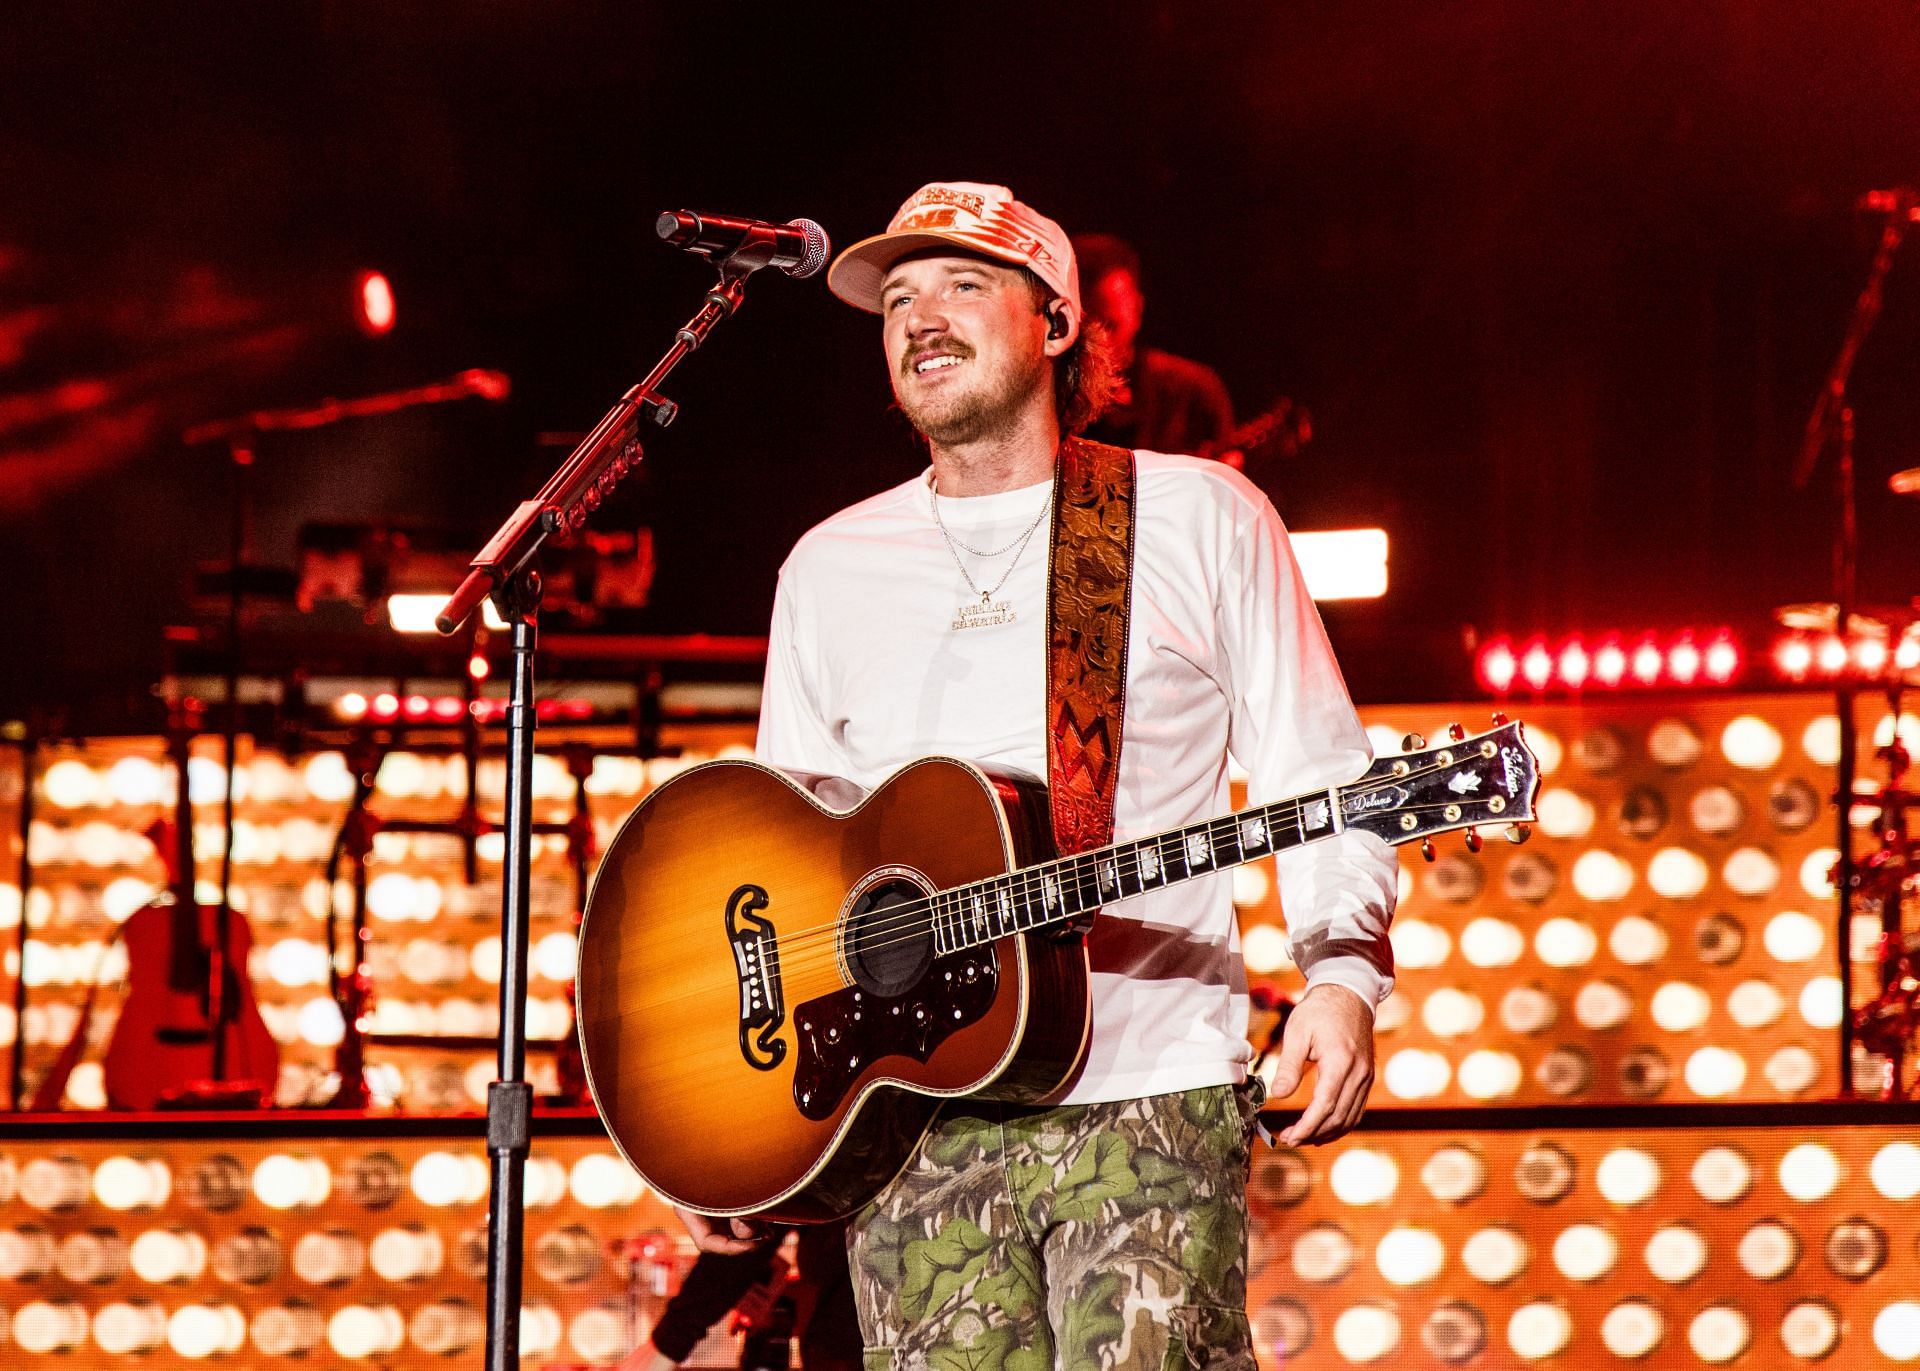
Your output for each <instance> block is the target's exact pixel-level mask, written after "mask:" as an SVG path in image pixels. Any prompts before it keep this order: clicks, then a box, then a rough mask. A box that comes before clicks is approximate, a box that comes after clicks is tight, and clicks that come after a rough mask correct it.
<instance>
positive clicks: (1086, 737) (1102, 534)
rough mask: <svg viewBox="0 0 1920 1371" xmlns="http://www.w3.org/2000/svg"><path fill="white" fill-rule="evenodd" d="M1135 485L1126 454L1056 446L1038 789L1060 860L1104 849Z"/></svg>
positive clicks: (1122, 706) (1115, 777)
mask: <svg viewBox="0 0 1920 1371" xmlns="http://www.w3.org/2000/svg"><path fill="white" fill-rule="evenodd" d="M1136 485H1137V483H1136V480H1135V474H1134V461H1133V453H1131V452H1129V451H1128V450H1127V449H1126V448H1119V447H1108V446H1107V445H1105V444H1104V443H1090V442H1087V441H1085V440H1084V439H1080V438H1069V439H1067V440H1066V442H1065V443H1063V444H1062V445H1061V448H1060V461H1059V467H1058V470H1057V471H1056V472H1055V474H1054V491H1053V546H1052V551H1051V558H1052V560H1051V563H1050V570H1049V573H1048V586H1047V786H1048V794H1049V796H1050V798H1051V802H1052V810H1053V839H1054V845H1055V847H1056V848H1057V849H1058V850H1059V852H1060V854H1061V855H1063V856H1065V855H1068V854H1071V853H1075V852H1084V851H1086V850H1087V849H1089V848H1095V847H1104V846H1105V845H1106V844H1107V843H1110V842H1112V841H1113V797H1114V791H1115V788H1116V787H1117V786H1118V784H1119V780H1120V741H1121V734H1122V725H1123V724H1124V723H1125V721H1126V704H1127V621H1128V616H1129V611H1130V609H1131V603H1132V597H1133V530H1134V501H1135V494H1136Z"/></svg>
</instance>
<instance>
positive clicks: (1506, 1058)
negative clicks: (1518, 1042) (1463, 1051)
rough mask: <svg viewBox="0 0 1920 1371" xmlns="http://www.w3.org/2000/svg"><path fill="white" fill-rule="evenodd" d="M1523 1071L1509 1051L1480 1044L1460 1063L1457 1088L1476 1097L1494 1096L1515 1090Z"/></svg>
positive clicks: (1499, 1096) (1508, 1093) (1481, 1098)
mask: <svg viewBox="0 0 1920 1371" xmlns="http://www.w3.org/2000/svg"><path fill="white" fill-rule="evenodd" d="M1523 1075H1524V1073H1523V1072H1522V1070H1521V1068H1520V1059H1519V1058H1518V1057H1516V1056H1514V1055H1513V1054H1512V1053H1511V1052H1497V1051H1494V1050H1493V1049H1491V1048H1480V1049H1478V1050H1477V1051H1473V1052H1469V1053H1468V1054H1467V1055H1466V1058H1465V1059H1464V1060H1463V1061H1462V1062H1461V1063H1460V1071H1459V1078H1460V1089H1461V1090H1462V1091H1464V1092H1465V1093H1466V1094H1467V1095H1468V1096H1470V1097H1471V1098H1473V1099H1476V1100H1497V1099H1501V1098H1503V1097H1505V1096H1508V1095H1511V1094H1513V1093H1514V1092H1515V1091H1517V1090H1519V1088H1520V1082H1521V1079H1522V1077H1523Z"/></svg>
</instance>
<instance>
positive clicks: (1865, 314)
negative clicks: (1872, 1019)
mask: <svg viewBox="0 0 1920 1371" xmlns="http://www.w3.org/2000/svg"><path fill="white" fill-rule="evenodd" d="M1913 208H1914V204H1913V201H1912V198H1911V196H1910V195H1900V196H1897V197H1896V198H1895V201H1894V202H1893V203H1891V204H1890V205H1889V206H1888V207H1887V209H1888V211H1889V212H1888V213H1887V222H1886V225H1885V226H1884V227H1883V228H1882V229H1881V230H1880V244H1879V247H1878V248H1877V249H1876V250H1875V251H1874V254H1873V265H1872V266H1871V267H1870V268H1869V269H1868V271H1867V282H1866V285H1864V286H1863V287H1862V288H1861V290H1860V296H1859V298H1858V299H1857V300H1855V301H1854V305H1853V316H1852V318H1851V319H1849V320H1848V322H1847V335H1846V337H1845V339H1843V340H1842V342H1841V344H1840V351H1839V354H1838V355H1837V356H1835V357H1834V359H1833V365H1832V366H1831V367H1829V368H1828V370H1827V377H1826V380H1825V381H1824V382H1823V383H1822V385H1821V387H1820V398H1819V399H1818V400H1816V401H1815V402H1814V406H1813V413H1812V414H1810V415H1808V416H1807V427H1806V432H1805V434H1804V435H1803V437H1802V438H1801V442H1800V453H1799V456H1798V457H1797V458H1796V459H1795V461H1794V464H1793V468H1794V469H1793V485H1794V488H1795V489H1796V490H1798V489H1802V488H1804V487H1805V486H1806V484H1807V482H1808V481H1809V480H1811V479H1812V477H1813V471H1814V468H1815V466H1816V465H1818V463H1819V461H1820V454H1821V453H1822V452H1823V451H1825V450H1826V448H1827V446H1828V445H1829V444H1830V443H1833V442H1834V440H1835V439H1836V438H1837V439H1838V447H1839V472H1838V476H1839V486H1840V508H1839V525H1840V527H1839V529H1838V531H1837V533H1836V535H1835V538H1834V549H1833V582H1834V587H1833V588H1834V632H1835V633H1837V634H1839V635H1840V637H1841V640H1842V641H1845V640H1846V637H1847V634H1848V632H1849V631H1850V625H1851V623H1852V620H1853V610H1854V606H1855V604H1856V603H1857V602H1858V584H1857V582H1858V579H1859V572H1860V530H1859V524H1858V502H1857V500H1856V498H1855V494H1854V476H1853V406H1852V405H1851V404H1850V403H1848V400H1847V382H1848V380H1849V379H1850V378H1851V376H1852V375H1853V364H1854V362H1855V361H1856V360H1857V359H1858V358H1859V356H1860V349H1861V347H1862V345H1864V344H1865V343H1866V341H1867V335H1868V334H1869V333H1871V332H1872V331H1873V326H1874V323H1875V321H1877V320H1878V319H1879V317H1880V306H1881V302H1882V299H1883V290H1884V287H1885V285H1886V280H1887V273H1888V272H1889V271H1891V270H1892V269H1893V259H1894V256H1895V255H1896V254H1897V253H1898V252H1899V251H1900V245H1901V243H1902V242H1903V241H1904V240H1905V238H1906V235H1907V228H1908V226H1909V225H1910V224H1911V223H1912V213H1911V211H1912V210H1913ZM1836 679H1837V684H1836V685H1835V686H1834V707H1835V712H1836V713H1837V714H1838V716H1839V719H1840V756H1839V759H1838V763H1837V767H1836V770H1837V772H1838V774H1837V776H1836V778H1835V786H1834V795H1835V798H1836V801H1837V805H1838V808H1839V823H1838V835H1837V840H1836V841H1837V845H1838V847H1839V851H1840V857H1839V861H1838V862H1837V863H1836V864H1835V867H1834V887H1835V890H1836V892H1837V897H1838V908H1837V910H1836V912H1835V926H1836V934H1835V938H1834V945H1835V947H1836V948H1837V949H1838V950H1839V961H1840V1095H1841V1097H1842V1098H1843V1099H1851V1098H1852V1097H1853V1094H1854V1083H1853V1044H1854V1036H1855V1024H1854V1019H1853V896H1854V889H1855V887H1856V886H1857V885H1858V884H1859V867H1858V864H1857V863H1856V862H1855V861H1854V858H1853V808H1854V803H1855V797H1854V785H1855V782H1856V780H1857V776H1858V771H1859V724H1858V721H1857V720H1856V719H1855V718H1854V697H1855V695H1856V693H1857V692H1856V691H1855V690H1854V688H1853V686H1852V684H1851V683H1850V682H1848V681H1847V680H1846V677H1845V675H1844V673H1843V674H1842V675H1841V676H1839V677H1838V678H1836ZM1896 917H1897V914H1896Z"/></svg>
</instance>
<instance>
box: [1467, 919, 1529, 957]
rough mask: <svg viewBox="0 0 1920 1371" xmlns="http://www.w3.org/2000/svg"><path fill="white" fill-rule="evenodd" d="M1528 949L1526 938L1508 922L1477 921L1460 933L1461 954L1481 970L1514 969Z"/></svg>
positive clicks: (1498, 920) (1493, 920)
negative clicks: (1508, 967)
mask: <svg viewBox="0 0 1920 1371" xmlns="http://www.w3.org/2000/svg"><path fill="white" fill-rule="evenodd" d="M1526 949H1527V940H1526V936H1525V935H1524V934H1522V933H1521V932H1520V930H1519V929H1518V928H1516V927H1514V926H1513V925H1512V924H1510V923H1508V922H1507V921H1506V920H1505V919H1493V918H1485V917H1483V918H1478V919H1475V920H1474V921H1473V922H1472V923H1470V924H1468V925H1467V926H1466V927H1465V928H1463V929H1462V930H1460V955H1461V956H1462V957H1465V958H1466V959H1467V961H1468V962H1470V963H1471V964H1472V965H1474V966H1477V967H1479V968H1481V969H1482V970H1492V969H1494V968H1496V967H1502V966H1512V965H1513V964H1514V963H1515V962H1517V961H1519V960H1520V954H1521V953H1522V952H1525V951H1526Z"/></svg>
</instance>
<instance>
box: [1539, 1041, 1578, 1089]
mask: <svg viewBox="0 0 1920 1371" xmlns="http://www.w3.org/2000/svg"><path fill="white" fill-rule="evenodd" d="M1533 1078H1534V1079H1535V1080H1536V1081H1538V1082H1539V1083H1540V1088H1541V1089H1542V1090H1544V1091H1546V1092H1547V1093H1548V1094H1549V1095H1555V1096H1559V1097H1561V1098H1565V1097H1566V1096H1569V1095H1578V1094H1579V1093H1581V1092H1582V1091H1583V1090H1585V1089H1586V1088H1587V1087H1588V1086H1590V1085H1592V1084H1593V1058H1592V1057H1591V1056H1590V1055H1588V1053H1587V1051H1586V1049H1585V1048H1580V1047H1574V1046H1572V1045H1570V1044H1567V1043H1562V1044H1561V1045H1560V1046H1558V1047H1556V1048H1554V1049H1553V1050H1552V1051H1551V1052H1549V1053H1547V1055H1546V1056H1544V1057H1542V1058H1541V1059H1540V1061H1539V1064H1538V1065H1537V1066H1535V1067H1534V1069H1533Z"/></svg>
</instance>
